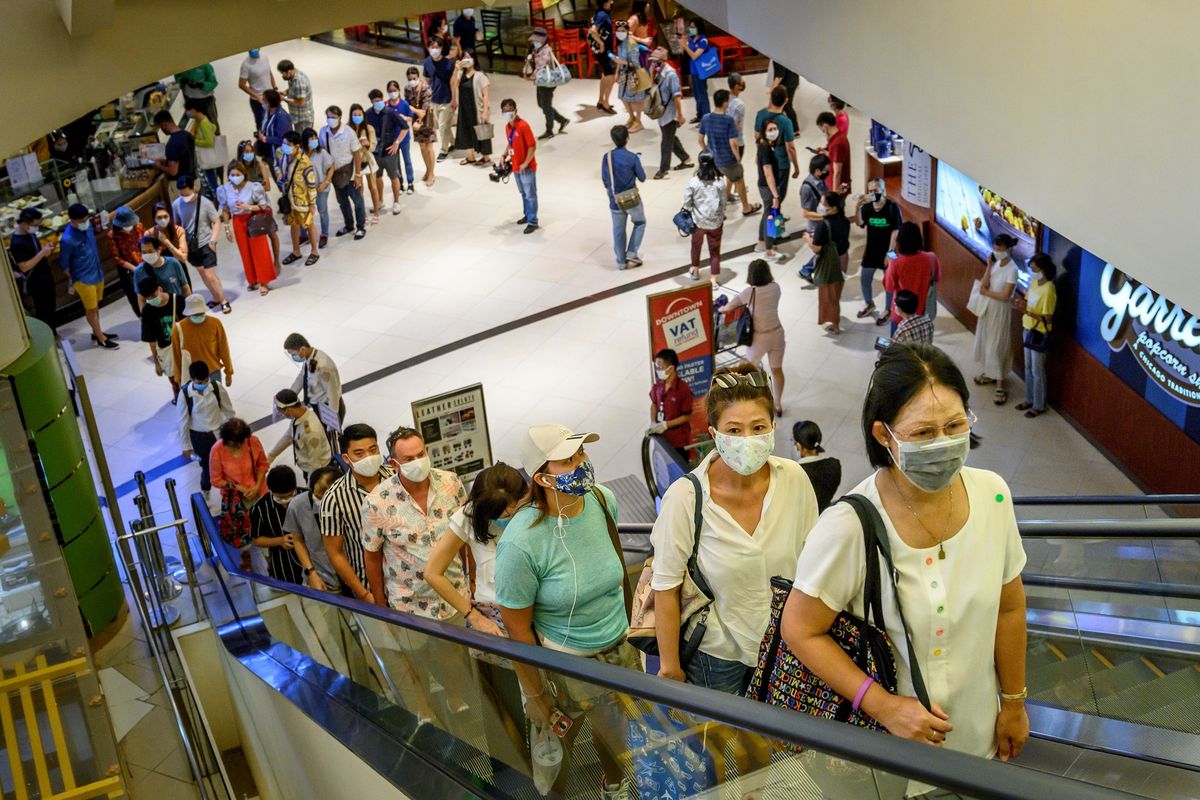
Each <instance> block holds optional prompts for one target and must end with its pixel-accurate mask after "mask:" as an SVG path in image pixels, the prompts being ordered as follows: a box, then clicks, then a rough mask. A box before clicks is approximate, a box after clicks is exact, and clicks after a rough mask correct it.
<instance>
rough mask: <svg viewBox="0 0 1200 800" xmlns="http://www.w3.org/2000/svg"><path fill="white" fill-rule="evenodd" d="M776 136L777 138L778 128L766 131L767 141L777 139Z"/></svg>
mask: <svg viewBox="0 0 1200 800" xmlns="http://www.w3.org/2000/svg"><path fill="white" fill-rule="evenodd" d="M778 138H779V131H778V130H773V131H767V141H768V142H773V141H775V140H776V139H778Z"/></svg>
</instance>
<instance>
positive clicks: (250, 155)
mask: <svg viewBox="0 0 1200 800" xmlns="http://www.w3.org/2000/svg"><path fill="white" fill-rule="evenodd" d="M253 160H254V153H242V161H245V162H246V163H247V164H249V163H250V162H251V161H253Z"/></svg>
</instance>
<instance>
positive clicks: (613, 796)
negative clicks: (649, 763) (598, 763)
mask: <svg viewBox="0 0 1200 800" xmlns="http://www.w3.org/2000/svg"><path fill="white" fill-rule="evenodd" d="M600 800H629V790H628V788H627V787H626V784H625V781H623V780H622V781H621V782H620V783H605V784H603V785H602V787H601V789H600Z"/></svg>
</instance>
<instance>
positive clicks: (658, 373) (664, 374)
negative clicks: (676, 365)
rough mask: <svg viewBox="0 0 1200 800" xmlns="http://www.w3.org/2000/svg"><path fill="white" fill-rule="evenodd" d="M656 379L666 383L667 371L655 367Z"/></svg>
mask: <svg viewBox="0 0 1200 800" xmlns="http://www.w3.org/2000/svg"><path fill="white" fill-rule="evenodd" d="M654 377H656V378H658V379H659V380H660V381H665V380H666V379H667V371H666V370H665V369H659V368H658V367H655V368H654Z"/></svg>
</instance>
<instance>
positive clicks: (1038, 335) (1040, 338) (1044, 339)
mask: <svg viewBox="0 0 1200 800" xmlns="http://www.w3.org/2000/svg"><path fill="white" fill-rule="evenodd" d="M1023 341H1024V344H1025V348H1026V349H1028V350H1032V351H1033V352H1035V353H1045V352H1047V351H1049V349H1050V333H1049V332H1048V331H1038V330H1034V329H1032V328H1030V329H1028V330H1026V331H1025V337H1024V339H1023Z"/></svg>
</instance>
